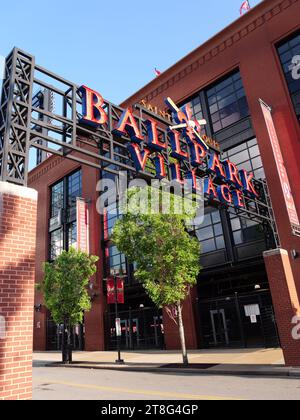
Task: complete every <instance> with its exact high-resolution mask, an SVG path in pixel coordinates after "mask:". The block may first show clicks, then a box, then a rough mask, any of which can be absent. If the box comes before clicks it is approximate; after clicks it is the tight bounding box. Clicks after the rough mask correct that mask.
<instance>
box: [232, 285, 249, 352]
mask: <svg viewBox="0 0 300 420" xmlns="http://www.w3.org/2000/svg"><path fill="white" fill-rule="evenodd" d="M234 296H235V309H236V313H237V317H238V323H239V330H240V335H241V340H242V343H243V346H244V347H245V348H247V343H246V339H245V334H244V329H243V322H242V317H241V310H240V304H239V295H238V293H237V292H235V294H234Z"/></svg>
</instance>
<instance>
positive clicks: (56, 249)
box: [50, 229, 63, 260]
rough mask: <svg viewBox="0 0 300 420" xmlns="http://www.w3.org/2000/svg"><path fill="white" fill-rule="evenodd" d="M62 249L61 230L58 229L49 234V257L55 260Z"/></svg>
mask: <svg viewBox="0 0 300 420" xmlns="http://www.w3.org/2000/svg"><path fill="white" fill-rule="evenodd" d="M62 251H63V230H62V229H58V230H55V231H54V232H52V233H51V234H50V259H51V260H55V259H56V258H57V257H58V256H59V255H60V254H61V253H62Z"/></svg>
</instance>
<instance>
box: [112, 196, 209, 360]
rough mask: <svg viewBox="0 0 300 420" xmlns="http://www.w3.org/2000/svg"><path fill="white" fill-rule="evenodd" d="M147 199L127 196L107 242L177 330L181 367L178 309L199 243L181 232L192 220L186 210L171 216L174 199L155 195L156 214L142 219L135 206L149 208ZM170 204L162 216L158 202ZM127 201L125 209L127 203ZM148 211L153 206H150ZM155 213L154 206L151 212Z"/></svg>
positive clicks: (192, 278) (193, 278)
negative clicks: (129, 264) (132, 267)
mask: <svg viewBox="0 0 300 420" xmlns="http://www.w3.org/2000/svg"><path fill="white" fill-rule="evenodd" d="M150 194H151V188H148V189H146V196H145V195H144V196H143V197H141V196H140V192H139V191H138V189H133V190H130V191H129V194H128V197H127V200H128V201H129V202H130V205H129V207H128V208H127V209H126V210H127V211H126V212H125V214H124V215H123V217H122V218H121V219H120V220H119V221H118V222H117V223H116V225H115V227H114V229H113V235H112V240H113V242H114V244H115V245H116V246H117V248H118V249H119V250H120V251H121V252H122V253H124V254H125V255H126V256H127V257H128V259H129V260H130V261H131V262H134V263H135V264H136V272H135V276H136V278H137V279H138V280H139V281H140V282H141V283H142V284H143V286H144V288H145V290H146V292H147V294H148V295H149V297H150V298H151V299H152V301H153V302H154V303H155V305H157V307H159V308H165V309H166V311H167V313H168V315H169V316H170V317H171V319H173V321H174V322H175V323H176V324H177V325H178V327H179V335H180V340H181V347H182V355H183V363H184V365H187V364H188V356H187V350H186V344H185V334H184V325H183V319H182V306H183V302H184V301H185V299H186V298H187V297H188V295H189V293H190V290H191V288H192V287H193V286H194V285H195V284H196V282H197V276H198V274H199V272H200V269H201V267H200V264H199V259H200V244H199V242H198V240H197V239H196V238H194V237H192V236H191V235H190V234H189V233H188V231H187V228H186V222H187V219H190V218H191V212H190V208H189V210H188V211H183V212H181V214H175V213H176V212H175V204H176V203H175V202H176V199H175V198H174V195H172V194H171V195H170V194H167V193H160V194H159V196H157V197H158V198H159V206H158V209H159V211H158V212H156V213H155V212H153V211H147V212H144V213H145V214H141V212H139V209H138V204H139V203H140V202H141V201H142V203H143V208H144V210H145V207H146V208H147V207H148V209H149V207H150V206H149V205H148V204H146V205H145V203H146V202H147V198H149V195H150ZM164 200H170V201H171V205H170V212H169V214H164V213H163V211H162V208H163V206H162V202H163V201H164ZM128 201H127V204H128ZM152 206H153V205H152ZM156 208H157V207H156Z"/></svg>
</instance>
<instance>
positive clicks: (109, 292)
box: [106, 277, 116, 305]
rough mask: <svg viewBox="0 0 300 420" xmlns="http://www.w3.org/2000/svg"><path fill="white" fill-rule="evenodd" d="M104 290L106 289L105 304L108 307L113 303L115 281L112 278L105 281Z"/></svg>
mask: <svg viewBox="0 0 300 420" xmlns="http://www.w3.org/2000/svg"><path fill="white" fill-rule="evenodd" d="M106 289H107V303H108V305H112V304H113V303H115V301H116V299H115V281H114V278H113V277H110V278H109V279H107V282H106Z"/></svg>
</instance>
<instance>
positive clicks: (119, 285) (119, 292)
mask: <svg viewBox="0 0 300 420" xmlns="http://www.w3.org/2000/svg"><path fill="white" fill-rule="evenodd" d="M117 299H118V303H121V304H124V303H125V299H124V280H122V279H117Z"/></svg>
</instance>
